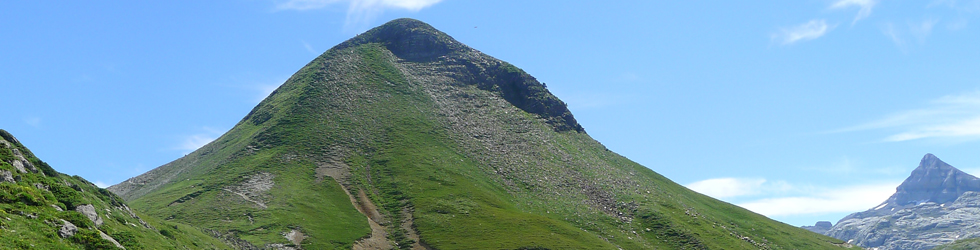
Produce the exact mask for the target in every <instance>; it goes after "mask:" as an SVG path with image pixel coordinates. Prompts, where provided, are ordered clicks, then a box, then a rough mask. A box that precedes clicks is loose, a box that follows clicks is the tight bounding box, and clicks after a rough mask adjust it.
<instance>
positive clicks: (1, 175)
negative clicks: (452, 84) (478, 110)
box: [0, 170, 17, 182]
mask: <svg viewBox="0 0 980 250" xmlns="http://www.w3.org/2000/svg"><path fill="white" fill-rule="evenodd" d="M0 182H17V181H14V175H13V173H11V172H10V171H7V170H0Z"/></svg>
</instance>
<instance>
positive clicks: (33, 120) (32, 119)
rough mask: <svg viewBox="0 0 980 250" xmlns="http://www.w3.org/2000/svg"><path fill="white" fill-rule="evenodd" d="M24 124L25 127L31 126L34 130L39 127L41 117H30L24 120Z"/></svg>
mask: <svg viewBox="0 0 980 250" xmlns="http://www.w3.org/2000/svg"><path fill="white" fill-rule="evenodd" d="M24 123H27V125H31V127H35V128H36V127H38V126H41V117H36V116H32V117H28V118H25V119H24Z"/></svg>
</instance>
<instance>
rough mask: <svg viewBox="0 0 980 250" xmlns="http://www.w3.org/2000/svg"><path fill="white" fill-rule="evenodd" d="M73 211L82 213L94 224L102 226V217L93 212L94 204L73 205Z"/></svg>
mask: <svg viewBox="0 0 980 250" xmlns="http://www.w3.org/2000/svg"><path fill="white" fill-rule="evenodd" d="M75 211H77V212H79V213H82V214H84V215H85V217H88V219H89V220H92V222H95V226H102V217H99V214H98V213H96V212H95V206H92V204H85V205H81V206H78V207H75Z"/></svg>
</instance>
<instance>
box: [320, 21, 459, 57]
mask: <svg viewBox="0 0 980 250" xmlns="http://www.w3.org/2000/svg"><path fill="white" fill-rule="evenodd" d="M366 43H380V44H383V45H384V46H385V48H387V49H388V50H389V51H391V53H393V54H395V55H396V56H398V57H399V58H402V59H405V60H408V61H431V60H434V59H436V58H439V57H440V56H443V55H447V54H450V53H452V52H456V51H460V50H468V49H470V48H469V47H467V46H466V45H463V44H462V43H460V42H458V41H456V39H453V38H452V37H451V36H449V35H447V34H446V33H443V32H442V31H439V30H437V29H436V28H434V27H432V26H431V25H429V24H427V23H425V22H422V21H419V20H415V19H411V18H399V19H395V20H391V21H389V22H387V23H385V24H383V25H381V26H378V27H375V28H373V29H370V30H368V31H365V32H364V33H361V34H360V35H358V36H356V37H354V38H351V39H350V40H347V41H346V42H343V43H341V44H339V45H337V46H336V47H334V48H335V49H342V48H347V47H353V46H357V45H361V44H366Z"/></svg>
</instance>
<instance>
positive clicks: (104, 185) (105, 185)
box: [92, 181, 109, 188]
mask: <svg viewBox="0 0 980 250" xmlns="http://www.w3.org/2000/svg"><path fill="white" fill-rule="evenodd" d="M92 184H95V186H96V187H99V188H107V187H109V184H105V182H102V181H95V183H92Z"/></svg>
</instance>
